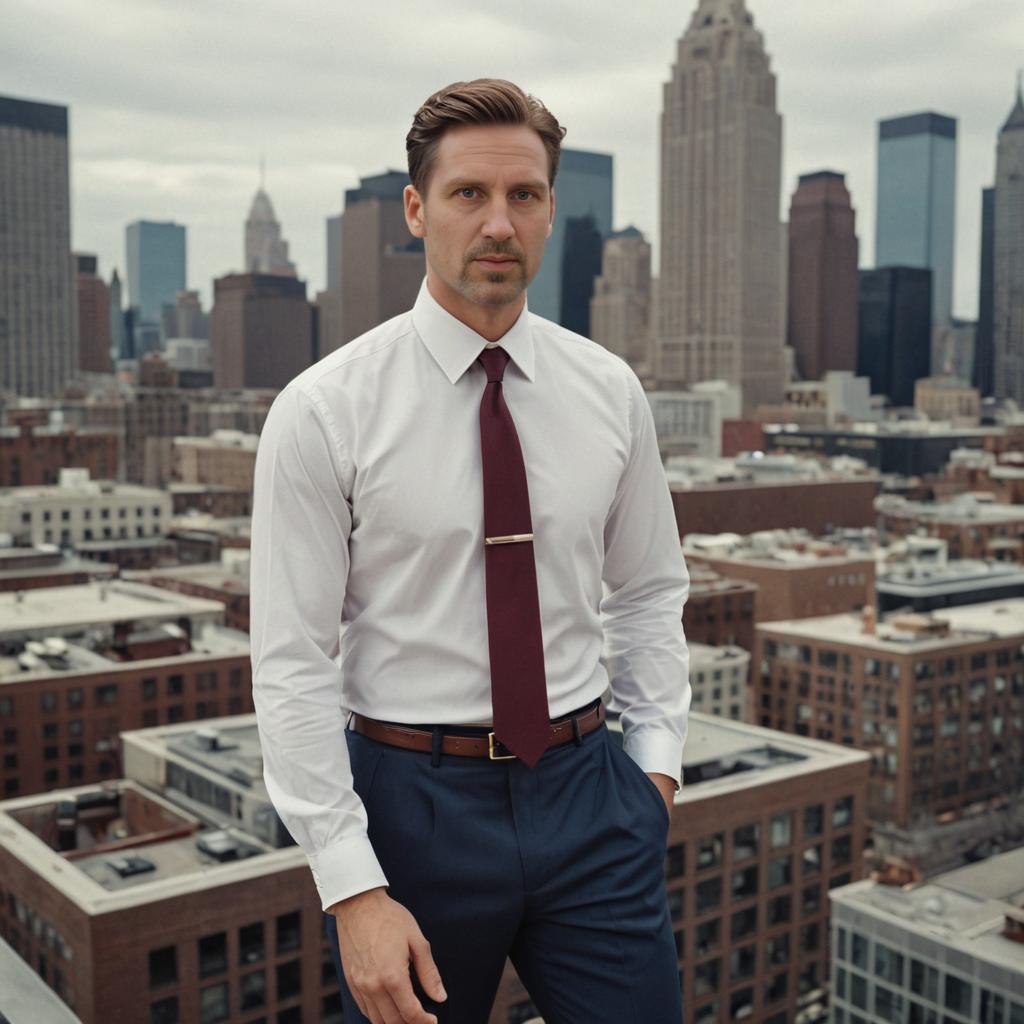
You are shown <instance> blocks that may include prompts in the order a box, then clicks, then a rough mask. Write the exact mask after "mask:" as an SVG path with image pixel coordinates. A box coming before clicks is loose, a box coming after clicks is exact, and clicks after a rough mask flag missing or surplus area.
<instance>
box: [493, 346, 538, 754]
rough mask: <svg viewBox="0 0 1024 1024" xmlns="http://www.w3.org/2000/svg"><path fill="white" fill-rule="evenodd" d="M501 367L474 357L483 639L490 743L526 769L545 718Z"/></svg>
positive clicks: (526, 532)
mask: <svg viewBox="0 0 1024 1024" xmlns="http://www.w3.org/2000/svg"><path fill="white" fill-rule="evenodd" d="M508 360H509V355H508V353H507V352H506V351H505V350H504V349H503V348H501V347H500V346H499V347H495V348H485V349H484V350H483V351H482V352H481V353H480V356H479V361H480V363H481V364H482V365H483V368H484V370H486V371H487V386H486V387H485V388H484V395H483V399H482V401H481V402H480V450H481V455H482V458H483V477H484V538H485V540H484V567H485V573H486V579H487V638H488V646H489V649H490V656H491V705H492V708H493V711H494V735H495V736H496V737H497V739H498V740H500V741H501V742H502V743H503V744H504V745H505V746H506V747H507V748H508V749H509V750H510V751H511V752H512V753H513V754H515V755H516V756H517V757H518V758H519V759H520V760H522V761H524V762H525V763H526V764H527V765H529V766H530V767H531V768H532V767H533V766H534V764H536V763H537V761H538V760H539V758H540V756H541V754H543V753H544V751H545V750H546V749H547V745H548V736H549V732H550V729H549V724H550V717H549V714H548V688H547V679H546V677H545V674H544V642H543V638H542V634H541V628H540V601H539V598H538V596H537V569H536V566H535V565H534V560H533V525H532V521H531V519H530V494H529V491H528V489H527V486H526V467H525V466H524V465H523V451H522V448H520V446H519V435H518V434H517V433H516V425H515V423H514V422H513V421H512V414H511V413H510V412H509V411H508V406H507V405H506V404H505V398H504V396H503V395H502V392H501V379H502V377H503V376H504V373H505V367H506V366H507V365H508Z"/></svg>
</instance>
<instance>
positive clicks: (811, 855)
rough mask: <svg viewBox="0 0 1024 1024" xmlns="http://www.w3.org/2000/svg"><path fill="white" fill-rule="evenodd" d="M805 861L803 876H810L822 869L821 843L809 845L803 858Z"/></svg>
mask: <svg viewBox="0 0 1024 1024" xmlns="http://www.w3.org/2000/svg"><path fill="white" fill-rule="evenodd" d="M801 859H802V862H803V866H804V867H803V876H804V878H809V877H811V876H813V875H816V874H817V873H818V872H819V871H821V843H815V844H814V846H808V847H807V849H806V850H804V852H803V857H802V858H801Z"/></svg>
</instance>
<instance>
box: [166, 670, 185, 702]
mask: <svg viewBox="0 0 1024 1024" xmlns="http://www.w3.org/2000/svg"><path fill="white" fill-rule="evenodd" d="M184 690H185V677H184V676H182V675H173V676H168V677H167V696H168V697H180V696H181V695H182V693H183V692H184Z"/></svg>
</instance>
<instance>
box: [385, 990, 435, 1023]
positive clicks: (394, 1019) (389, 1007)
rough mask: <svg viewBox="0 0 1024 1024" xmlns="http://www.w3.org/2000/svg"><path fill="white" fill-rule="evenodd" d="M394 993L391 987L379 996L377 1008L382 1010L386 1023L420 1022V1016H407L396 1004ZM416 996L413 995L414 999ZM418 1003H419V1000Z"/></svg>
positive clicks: (421, 1010)
mask: <svg viewBox="0 0 1024 1024" xmlns="http://www.w3.org/2000/svg"><path fill="white" fill-rule="evenodd" d="M393 995H394V993H393V992H392V991H391V990H390V989H384V990H383V991H382V992H380V993H379V994H378V996H377V1008H378V1009H379V1010H380V1011H381V1019H382V1020H383V1021H384V1024H406V1022H411V1024H420V1018H419V1017H407V1016H405V1014H404V1013H403V1012H402V1011H401V1009H400V1008H399V1007H398V1005H397V1004H396V1002H395V1000H394V998H393ZM415 998H416V997H415V996H413V999H414V1000H415ZM417 1005H419V1003H418V1002H417ZM422 1012H423V1007H422V1006H421V1007H420V1013H422ZM424 1024H425V1022H424ZM433 1024H436V1022H433Z"/></svg>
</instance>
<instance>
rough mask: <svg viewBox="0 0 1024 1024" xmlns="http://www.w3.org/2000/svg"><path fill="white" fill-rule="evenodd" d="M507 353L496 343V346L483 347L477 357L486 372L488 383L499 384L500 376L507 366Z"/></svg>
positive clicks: (503, 373)
mask: <svg viewBox="0 0 1024 1024" xmlns="http://www.w3.org/2000/svg"><path fill="white" fill-rule="evenodd" d="M509 358H510V357H509V354H508V353H507V352H506V351H505V350H504V349H503V348H502V347H501V346H500V345H498V346H497V347H496V348H485V349H484V350H483V351H482V352H481V353H480V355H479V356H477V359H479V361H480V363H481V365H482V366H483V368H484V370H485V371H486V372H487V383H488V384H500V383H501V378H502V377H503V376H504V375H505V367H506V366H508V361H509Z"/></svg>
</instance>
